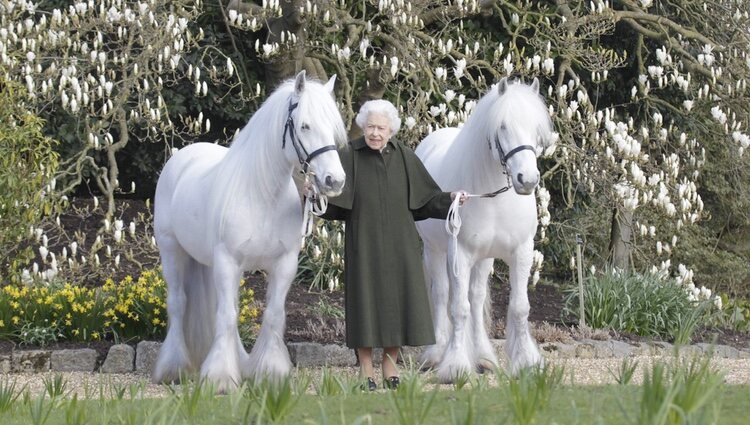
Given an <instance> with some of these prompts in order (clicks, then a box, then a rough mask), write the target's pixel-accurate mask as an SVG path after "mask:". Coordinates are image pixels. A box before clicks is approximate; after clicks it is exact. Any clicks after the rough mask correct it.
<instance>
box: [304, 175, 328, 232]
mask: <svg viewBox="0 0 750 425" xmlns="http://www.w3.org/2000/svg"><path fill="white" fill-rule="evenodd" d="M309 182H310V173H307V174H305V183H304V186H303V187H305V188H306V187H308V183H309ZM309 186H310V187H312V196H309V195H308V194H307V193H305V206H304V208H303V210H302V211H303V212H302V245H303V246H304V245H305V239H307V237H308V236H310V235H311V234H312V231H313V227H314V218H313V216H321V215H323V213H325V212H326V210H327V209H328V197H327V196H325V195H323V194H322V193H320V192H319V191H318V186H317V185H315V184H311V185H309Z"/></svg>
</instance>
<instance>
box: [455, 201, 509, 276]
mask: <svg viewBox="0 0 750 425" xmlns="http://www.w3.org/2000/svg"><path fill="white" fill-rule="evenodd" d="M507 190H508V188H507V187H506V188H503V189H500V190H497V191H495V192H491V193H484V194H482V195H476V194H473V193H467V192H464V191H460V192H458V194H457V196H456V197H455V198H453V202H451V207H450V208H449V209H448V216H447V217H446V218H445V231H446V232H448V234H449V235H451V245H450V246H449V252H450V249H451V248H452V249H453V264H452V265H451V266H452V268H453V276H456V277H458V255H457V253H458V233H459V232H460V231H461V215H460V214H459V213H458V210H459V208H461V196H463V197H464V198H466V199H469V198H494V197H495V196H497V195H499V194H500V193H503V192H505V191H507Z"/></svg>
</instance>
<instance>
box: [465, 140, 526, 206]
mask: <svg viewBox="0 0 750 425" xmlns="http://www.w3.org/2000/svg"><path fill="white" fill-rule="evenodd" d="M491 143H492V142H491V141H490V140H489V139H487V146H488V147H489V148H490V152H491V151H492V144H491ZM495 147H496V148H497V152H498V153H499V154H500V163H501V164H503V173H505V178H506V179H507V180H508V185H507V186H505V187H502V188H500V189H498V190H496V191H494V192H489V193H484V194H482V195H477V197H479V198H494V197H495V196H497V195H499V194H501V193H503V192H507V191H508V190H510V187H511V185H512V184H513V183H512V182H511V181H510V174H508V159H510V157H512V156H513V155H515V154H517V153H518V152H521V151H523V150H530V151H533V152H536V149H534V147H533V146H531V145H519V146H516V147H515V148H513V149H511V151H510V152H508V154H507V155H506V154H505V152H504V151H503V147H502V146H500V138H499V137H497V134H495Z"/></svg>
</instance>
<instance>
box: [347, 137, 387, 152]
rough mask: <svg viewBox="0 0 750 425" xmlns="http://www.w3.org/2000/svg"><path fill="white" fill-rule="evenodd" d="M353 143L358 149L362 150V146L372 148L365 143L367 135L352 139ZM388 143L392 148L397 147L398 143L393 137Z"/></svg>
mask: <svg viewBox="0 0 750 425" xmlns="http://www.w3.org/2000/svg"><path fill="white" fill-rule="evenodd" d="M351 143H352V147H353V148H354V149H356V150H361V149H362V148H367V149H370V147H369V146H367V143H365V137H364V136H362V137H358V138H356V139H354V140H352V142H351ZM386 145H390V146H391V149H395V148H396V144H395V143H394V142H393V139H390V140H388V143H386Z"/></svg>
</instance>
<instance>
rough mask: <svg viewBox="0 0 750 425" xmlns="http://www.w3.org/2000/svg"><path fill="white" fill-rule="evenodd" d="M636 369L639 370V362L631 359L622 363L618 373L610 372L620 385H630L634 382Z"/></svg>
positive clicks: (623, 360) (626, 359)
mask: <svg viewBox="0 0 750 425" xmlns="http://www.w3.org/2000/svg"><path fill="white" fill-rule="evenodd" d="M636 369H638V360H633V359H631V358H628V357H626V358H624V359H622V362H621V363H620V367H619V368H618V369H617V373H615V372H613V371H612V370H611V369H610V370H609V373H610V375H612V376H613V377H614V378H615V382H617V383H618V384H620V385H628V384H629V383H630V381H632V380H633V375H634V374H635V371H636Z"/></svg>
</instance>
